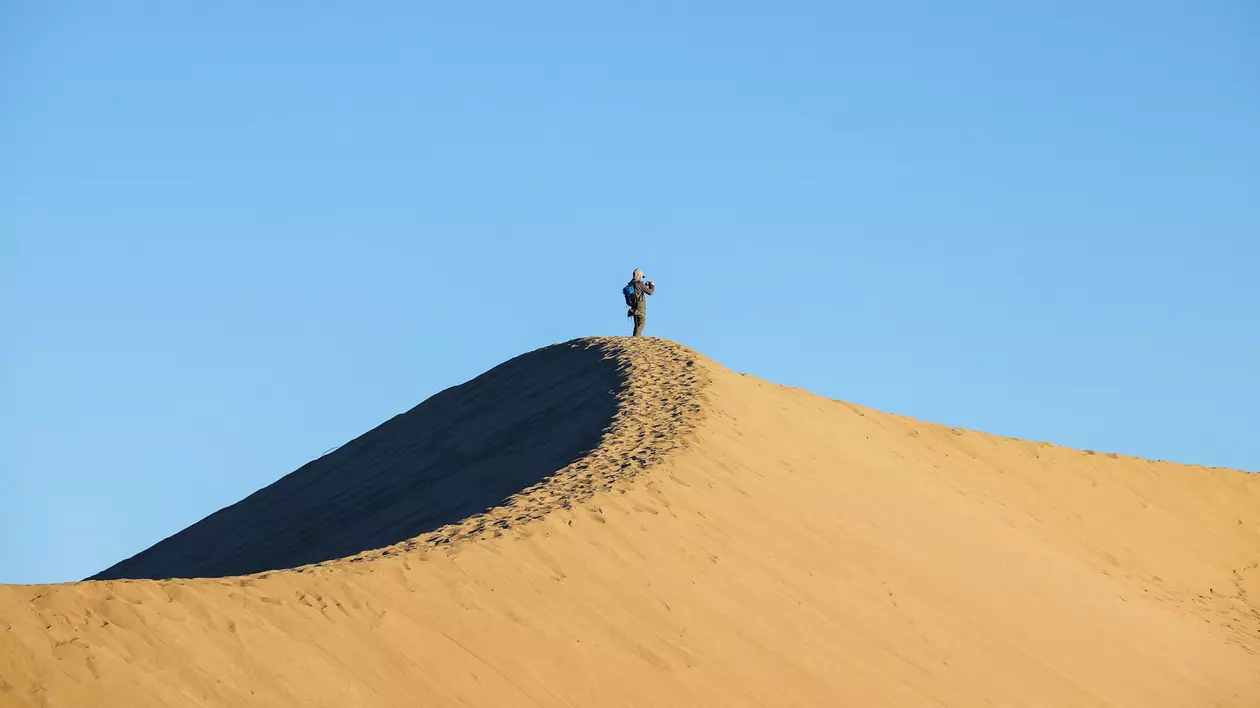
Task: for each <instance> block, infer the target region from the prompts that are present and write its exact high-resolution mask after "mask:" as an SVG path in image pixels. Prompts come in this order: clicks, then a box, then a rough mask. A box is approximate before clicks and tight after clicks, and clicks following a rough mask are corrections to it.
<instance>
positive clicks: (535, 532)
mask: <svg viewBox="0 0 1260 708" xmlns="http://www.w3.org/2000/svg"><path fill="white" fill-rule="evenodd" d="M505 372H506V373H505ZM546 468H550V469H546ZM286 480H287V481H286ZM268 490H270V491H268ZM224 514H226V515H228V516H229V517H231V519H232V521H233V523H231V524H222V522H221V521H215V519H216V516H221V515H224ZM263 516H271V517H277V518H276V519H275V520H265V519H263V518H261V517H263ZM456 516H458V518H455V517H456ZM242 526H243V527H244V528H243V529H242V530H241V531H240V532H238V533H233V532H232V529H234V528H238V527H242ZM340 529H344V532H341V531H339V530H340ZM301 564H306V565H301ZM295 566H300V567H295ZM264 568H265V569H267V572H262V573H258V574H255V575H251V576H239V575H231V576H226V577H219V576H224V575H225V574H227V573H237V572H244V570H262V569H264ZM242 569H244V570H242ZM104 575H108V576H109V577H120V576H127V575H132V576H146V577H163V576H176V575H183V576H196V577H193V578H191V579H168V580H152V579H143V580H105V581H92V582H82V583H72V584H65V585H46V586H0V706H3V707H4V708H9V707H10V706H44V705H50V706H96V705H102V706H237V705H249V706H337V707H339V708H340V707H342V706H447V705H449V706H602V705H609V706H623V705H634V706H661V705H669V706H846V705H852V706H882V705H889V706H893V705H895V706H920V705H922V706H929V705H930V706H940V705H946V706H980V705H996V706H1126V707H1131V706H1144V707H1145V706H1187V707H1200V706H1248V707H1254V706H1258V705H1260V477H1258V476H1256V475H1252V474H1247V473H1243V472H1238V471H1233V470H1224V469H1206V468H1203V467H1193V466H1184V465H1177V464H1171V463H1163V462H1151V461H1147V460H1141V459H1135V458H1131V457H1123V456H1116V455H1110V454H1103V453H1097V454H1095V453H1091V452H1082V451H1076V450H1070V449H1066V448H1062V447H1056V446H1053V445H1049V444H1045V443H1035V442H1025V441H1021V440H1013V439H1007V438H999V437H994V436H991V435H986V434H982V433H976V432H972V431H967V430H959V429H952V428H948V427H942V426H938V425H933V424H929V423H922V422H919V421H915V420H911V419H908V418H904V417H900V416H895V415H889V414H885V413H879V412H877V411H874V410H870V409H867V408H862V407H859V406H854V405H851V404H848V403H843V402H839V401H833V400H828V399H825V398H821V397H818V396H815V395H813V394H810V393H808V392H805V391H801V390H798V389H791V388H785V387H782V386H777V385H774V384H771V383H768V382H765V381H762V380H759V379H756V378H754V377H751V376H743V375H740V374H736V373H733V372H731V371H729V370H726V369H724V368H722V367H721V366H719V365H717V364H715V363H714V362H712V361H711V360H709V359H707V358H705V357H703V356H702V355H699V354H697V353H695V352H693V351H691V350H689V349H686V348H685V347H682V346H679V345H677V344H673V343H671V342H668V341H664V340H657V339H641V340H628V339H621V338H617V339H590V340H579V341H576V342H570V343H567V344H563V345H557V346H555V347H549V348H546V349H542V350H539V351H537V352H532V353H530V354H527V355H524V356H522V357H520V358H518V359H516V360H513V361H512V362H508V364H505V365H504V367H500V368H499V369H496V370H494V371H491V372H488V373H487V374H486V375H485V376H484V377H482V378H480V379H477V380H474V381H473V382H470V383H469V384H465V385H464V386H462V387H457V388H456V389H452V390H451V391H448V392H444V393H443V394H439V396H437V397H434V398H433V399H430V400H429V401H426V402H425V403H424V404H422V405H421V406H419V407H418V408H417V409H414V410H413V411H411V412H409V413H407V414H404V415H403V416H399V417H398V418H395V419H394V420H391V421H390V422H388V423H386V424H385V425H384V426H382V427H381V428H378V429H377V430H376V431H373V432H371V433H369V434H367V435H365V436H364V437H363V438H360V439H359V440H358V441H355V442H352V443H349V444H347V445H346V446H343V447H342V448H341V449H340V450H338V451H337V452H335V453H333V454H332V455H329V456H327V457H325V458H322V459H321V460H317V461H315V462H313V463H311V464H310V465H308V466H306V467H303V468H302V469H301V470H298V471H297V472H295V473H293V475H290V476H289V477H286V478H285V479H284V480H281V482H278V483H277V485H273V487H269V488H268V489H264V490H261V491H260V492H259V493H258V494H255V495H253V496H251V497H249V498H248V499H246V500H243V501H242V502H241V503H240V504H238V505H235V506H233V507H229V508H228V509H227V510H224V511H223V512H219V514H218V515H215V516H211V517H208V519H206V520H205V521H203V522H201V523H200V524H197V525H194V526H192V527H190V528H189V529H188V530H186V531H184V532H182V533H181V534H177V535H176V536H173V537H172V538H171V539H168V540H167V541H165V542H163V543H160V544H158V545H157V546H155V547H153V548H152V549H150V550H149V551H147V552H145V553H142V554H140V555H138V556H136V557H135V558H133V559H130V560H129V561H125V562H124V563H120V564H119V565H118V566H114V568H111V569H110V570H109V571H107V572H106V573H105V574H104Z"/></svg>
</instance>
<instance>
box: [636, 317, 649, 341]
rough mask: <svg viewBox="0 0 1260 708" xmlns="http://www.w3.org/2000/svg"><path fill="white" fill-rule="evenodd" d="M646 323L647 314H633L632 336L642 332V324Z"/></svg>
mask: <svg viewBox="0 0 1260 708" xmlns="http://www.w3.org/2000/svg"><path fill="white" fill-rule="evenodd" d="M645 324H647V315H635V316H634V336H636V337H638V336H639V335H641V334H643V325H645Z"/></svg>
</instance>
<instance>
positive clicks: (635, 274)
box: [630, 268, 643, 280]
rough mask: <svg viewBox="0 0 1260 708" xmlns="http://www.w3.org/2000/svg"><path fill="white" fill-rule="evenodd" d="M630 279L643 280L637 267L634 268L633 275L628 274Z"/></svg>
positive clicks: (641, 273) (641, 272)
mask: <svg viewBox="0 0 1260 708" xmlns="http://www.w3.org/2000/svg"><path fill="white" fill-rule="evenodd" d="M630 279H631V280H643V271H641V270H639V269H638V268H635V269H634V275H632V276H630Z"/></svg>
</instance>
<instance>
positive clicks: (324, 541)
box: [90, 342, 624, 580]
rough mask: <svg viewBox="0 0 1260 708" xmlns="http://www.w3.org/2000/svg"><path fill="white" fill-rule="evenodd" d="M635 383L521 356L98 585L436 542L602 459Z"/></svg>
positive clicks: (567, 357) (583, 360) (563, 356)
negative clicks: (605, 438) (584, 462)
mask: <svg viewBox="0 0 1260 708" xmlns="http://www.w3.org/2000/svg"><path fill="white" fill-rule="evenodd" d="M623 383H624V381H623V376H622V374H621V372H620V371H619V369H618V365H617V362H616V361H614V360H612V359H608V358H606V357H605V353H604V351H603V350H602V349H601V348H599V347H593V346H590V344H589V343H582V342H570V343H566V344H558V345H554V346H551V347H546V348H544V349H540V350H537V351H534V352H531V353H528V354H525V355H522V356H519V357H517V358H515V359H512V360H510V361H508V362H506V363H504V364H502V365H500V366H498V367H496V368H494V369H491V370H490V371H488V372H486V373H485V374H482V375H481V376H478V377H477V378H475V379H473V380H471V381H469V382H467V383H464V384H461V385H459V386H455V387H453V388H450V389H447V390H445V391H442V392H441V393H438V394H436V395H434V396H433V397H431V398H429V399H428V400H426V401H424V402H423V403H421V404H420V405H418V406H416V407H415V408H413V409H411V410H410V411H408V412H406V413H403V414H401V415H398V416H395V417H394V418H392V419H390V420H389V421H387V422H385V423H384V424H382V425H380V426H378V427H377V428H375V429H373V430H372V431H370V432H368V433H366V434H364V435H362V436H360V437H358V438H356V439H355V440H352V441H351V442H349V443H346V444H345V445H343V446H341V447H340V448H338V449H337V450H335V451H333V452H331V453H329V454H327V455H325V456H323V457H321V458H319V459H317V460H314V461H312V462H309V463H307V464H306V465H304V466H302V467H301V468H299V469H298V470H296V471H294V472H292V473H290V474H288V475H286V476H285V477H283V478H282V479H280V480H279V481H277V482H275V483H274V484H271V485H270V486H268V487H265V488H263V489H261V490H259V491H257V492H255V493H254V494H252V495H250V496H249V497H247V498H245V499H243V500H241V501H240V502H237V503H236V504H233V505H231V506H229V507H226V508H224V509H221V510H220V511H218V512H215V513H214V514H211V515H210V516H208V517H206V518H205V519H202V520H201V521H199V522H197V523H196V524H193V525H192V526H190V527H188V528H186V529H184V530H183V531H180V532H179V533H177V534H175V535H173V536H171V537H169V538H167V539H165V540H163V541H161V542H159V543H157V544H156V545H154V546H152V547H150V548H149V549H147V550H145V551H142V552H140V553H138V554H137V555H135V556H133V557H131V558H129V559H127V560H124V561H122V562H120V563H118V564H116V565H114V566H112V567H110V568H108V569H106V570H104V571H102V572H101V573H98V574H97V575H95V576H93V577H92V578H90V579H91V580H108V579H117V578H153V579H159V578H173V577H214V576H226V575H244V574H248V573H256V572H261V571H265V570H275V569H281V568H292V567H296V566H300V565H306V564H310V563H317V562H321V561H326V560H331V559H336V558H343V557H346V556H352V555H355V554H357V553H360V552H362V551H366V550H371V549H376V548H381V547H383V546H388V545H391V544H395V543H398V542H400V541H403V540H405V539H409V538H412V537H415V536H418V535H421V534H424V533H426V532H429V531H433V530H435V529H438V528H441V527H443V526H445V525H448V524H451V523H454V522H457V521H459V520H461V519H464V518H465V517H468V516H470V515H472V514H477V513H479V512H482V511H485V510H486V509H488V508H491V507H494V506H496V505H498V504H500V503H502V502H503V501H504V500H505V499H507V498H508V497H510V496H511V495H513V494H516V493H517V492H520V491H521V490H523V489H526V488H528V487H530V486H532V485H535V484H537V483H539V482H541V481H543V480H544V479H546V478H547V477H548V476H549V475H551V474H553V473H554V472H556V471H557V470H559V469H561V468H564V467H565V466H566V465H568V464H570V463H571V462H573V461H574V460H576V459H578V458H580V457H582V456H583V455H585V454H586V453H587V452H589V451H590V450H592V449H593V448H595V447H596V446H597V445H598V444H599V442H600V439H601V437H602V435H603V433H604V430H605V428H607V427H608V426H609V425H610V423H611V421H612V419H613V417H614V416H615V414H616V412H617V406H618V402H617V394H618V391H619V389H620V388H621V387H622V385H623Z"/></svg>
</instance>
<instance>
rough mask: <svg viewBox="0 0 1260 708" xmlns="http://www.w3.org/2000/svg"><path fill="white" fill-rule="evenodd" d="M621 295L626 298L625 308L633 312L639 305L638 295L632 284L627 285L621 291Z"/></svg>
mask: <svg viewBox="0 0 1260 708" xmlns="http://www.w3.org/2000/svg"><path fill="white" fill-rule="evenodd" d="M621 294H622V295H624V296H625V297H626V307H628V308H630V309H631V310H633V309H634V308H635V307H636V306H637V305H638V304H639V293H638V292H636V291H635V289H634V283H627V284H626V287H624V288H622V289H621Z"/></svg>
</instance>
